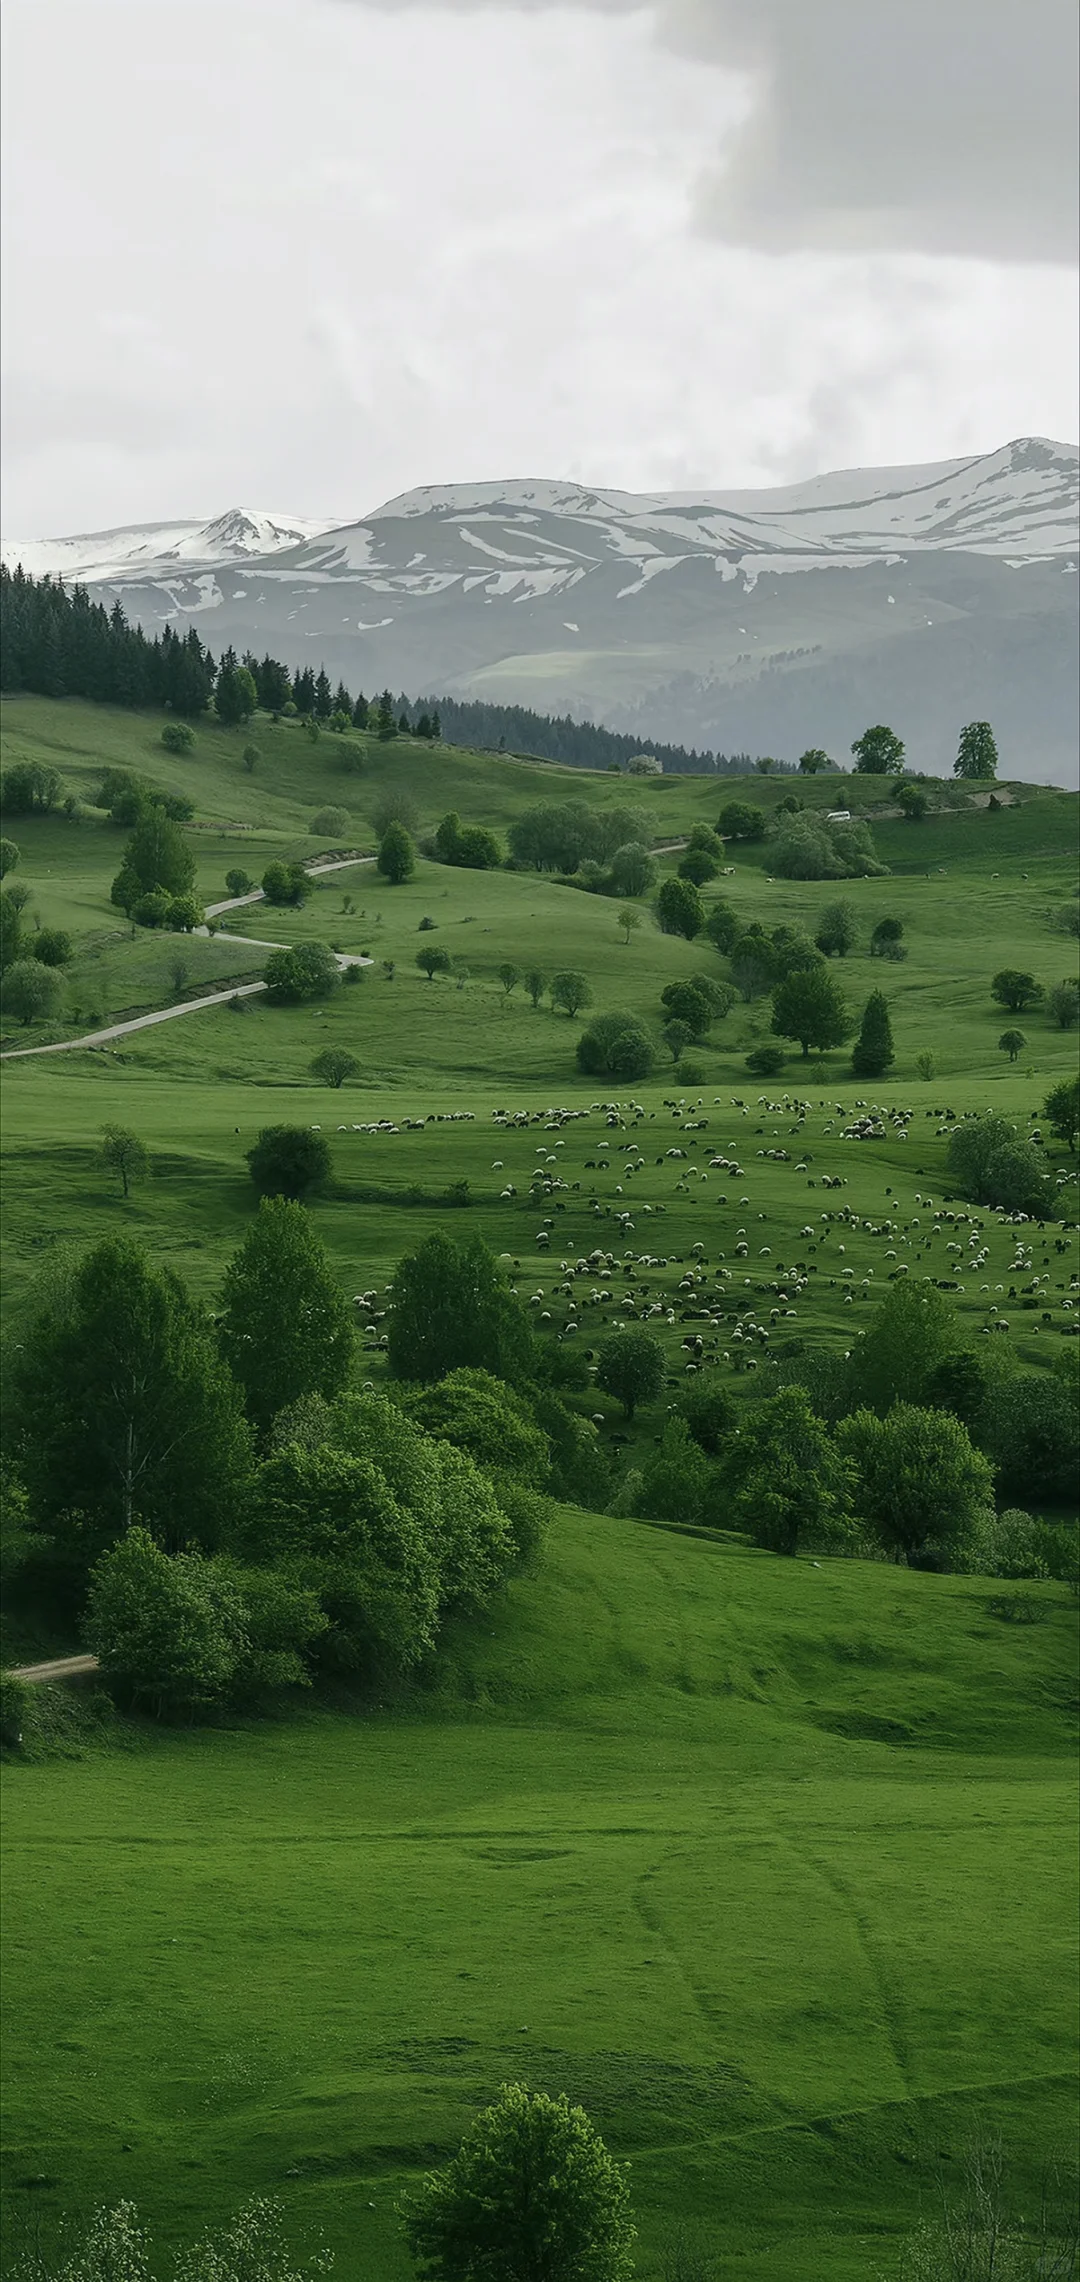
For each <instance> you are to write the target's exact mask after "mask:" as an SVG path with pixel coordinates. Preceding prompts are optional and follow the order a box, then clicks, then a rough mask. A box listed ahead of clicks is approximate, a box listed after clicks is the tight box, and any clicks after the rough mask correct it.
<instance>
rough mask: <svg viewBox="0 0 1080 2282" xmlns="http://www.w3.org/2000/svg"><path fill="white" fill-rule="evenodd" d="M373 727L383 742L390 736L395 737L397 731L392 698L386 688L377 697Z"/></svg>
mask: <svg viewBox="0 0 1080 2282" xmlns="http://www.w3.org/2000/svg"><path fill="white" fill-rule="evenodd" d="M375 729H376V734H377V735H378V736H379V737H381V739H382V741H383V743H384V744H386V743H388V742H389V740H390V739H391V737H396V736H397V733H398V731H397V722H396V721H395V719H394V700H393V698H392V697H391V695H390V692H389V690H388V689H384V691H383V693H382V696H381V697H380V699H379V711H378V714H377V716H376V721H375Z"/></svg>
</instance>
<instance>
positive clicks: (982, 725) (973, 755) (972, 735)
mask: <svg viewBox="0 0 1080 2282" xmlns="http://www.w3.org/2000/svg"><path fill="white" fill-rule="evenodd" d="M997 771H998V749H997V740H996V738H995V736H994V732H993V730H992V729H991V727H990V723H989V721H969V722H968V724H967V726H966V728H964V729H961V731H960V743H959V745H958V746H957V751H956V759H955V761H954V762H953V774H954V775H955V776H958V777H970V778H973V779H974V780H975V781H976V782H979V783H983V784H985V783H989V782H990V781H991V780H992V779H993V778H994V777H996V775H997Z"/></svg>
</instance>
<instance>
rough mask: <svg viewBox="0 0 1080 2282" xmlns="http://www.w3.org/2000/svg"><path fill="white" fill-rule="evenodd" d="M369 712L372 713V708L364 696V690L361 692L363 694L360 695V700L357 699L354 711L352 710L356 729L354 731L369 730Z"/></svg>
mask: <svg viewBox="0 0 1080 2282" xmlns="http://www.w3.org/2000/svg"><path fill="white" fill-rule="evenodd" d="M369 711H370V708H369V706H368V701H367V698H366V697H365V696H364V692H363V690H361V692H360V695H359V697H358V698H357V700H356V704H355V705H354V706H353V709H352V717H353V728H354V729H366V728H367V725H368V714H369Z"/></svg>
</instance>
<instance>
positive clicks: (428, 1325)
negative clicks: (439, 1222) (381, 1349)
mask: <svg viewBox="0 0 1080 2282" xmlns="http://www.w3.org/2000/svg"><path fill="white" fill-rule="evenodd" d="M388 1353H389V1361H390V1368H391V1370H392V1371H394V1372H395V1373H396V1375H397V1377H398V1378H399V1379H425V1380H427V1379H442V1378H445V1377H446V1374H447V1372H448V1371H455V1370H458V1369H460V1368H462V1367H465V1366H467V1367H471V1368H473V1369H477V1370H481V1371H490V1372H491V1373H492V1374H493V1376H494V1377H495V1378H499V1379H509V1380H510V1381H511V1383H513V1382H515V1381H517V1382H520V1381H521V1380H523V1379H525V1378H527V1377H528V1375H529V1364H530V1358H531V1353H532V1339H531V1335H530V1332H529V1327H528V1324H527V1322H526V1320H525V1316H524V1313H523V1310H522V1309H521V1307H520V1306H519V1304H518V1302H517V1300H516V1299H515V1298H514V1297H513V1295H512V1293H511V1292H510V1291H509V1289H508V1288H507V1285H506V1283H505V1281H504V1279H503V1276H502V1272H501V1270H500V1268H499V1265H498V1262H497V1260H496V1258H495V1255H494V1253H493V1252H491V1251H490V1250H489V1248H488V1246H487V1245H486V1244H485V1243H484V1241H483V1239H482V1238H481V1237H479V1236H474V1237H471V1238H469V1239H468V1240H467V1241H466V1242H465V1243H463V1244H458V1243H456V1242H455V1241H454V1239H453V1238H452V1237H450V1236H444V1235H443V1234H442V1233H441V1231H440V1232H438V1233H436V1234H435V1235H434V1236H429V1237H428V1238H427V1239H426V1240H425V1242H424V1243H423V1244H421V1245H419V1246H418V1248H417V1250H416V1251H415V1252H408V1253H406V1255H405V1257H404V1259H402V1260H399V1262H398V1266H397V1272H396V1274H395V1277H394V1281H393V1285H392V1287H391V1298H390V1321H389V1327H388Z"/></svg>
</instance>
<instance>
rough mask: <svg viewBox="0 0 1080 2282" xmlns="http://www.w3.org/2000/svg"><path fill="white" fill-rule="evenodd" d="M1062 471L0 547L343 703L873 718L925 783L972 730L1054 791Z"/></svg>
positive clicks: (679, 728)
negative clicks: (299, 667) (412, 700)
mask: <svg viewBox="0 0 1080 2282" xmlns="http://www.w3.org/2000/svg"><path fill="white" fill-rule="evenodd" d="M1077 476H1078V459H1077V452H1076V450H1075V448H1074V447H1072V446H1069V445H1066V444H1059V443H1053V442H1050V441H1048V440H1047V439H1045V438H1041V437H1025V438H1022V439H1020V440H1018V441H1016V442H1014V443H1011V444H1006V445H1004V446H1003V447H1002V448H1001V449H1000V450H998V451H995V452H991V453H987V454H984V455H982V456H977V457H969V458H965V459H954V460H944V461H940V462H938V463H935V464H933V465H930V466H922V467H900V468H877V469H855V470H848V471H843V472H840V473H836V474H827V475H820V476H815V477H813V478H812V479H811V480H810V481H809V482H806V483H799V484H788V485H784V486H782V487H778V488H776V489H773V490H767V491H764V490H763V491H742V492H739V491H730V492H711V491H710V492H706V491H702V492H700V493H689V492H673V493H664V494H644V495H638V494H632V493H628V492H620V491H612V490H600V489H598V490H591V489H588V488H587V487H583V486H582V485H580V484H576V483H571V482H565V483H558V482H550V481H541V480H537V481H522V480H515V481H510V482H485V483H463V484H449V485H428V486H425V487H423V488H421V489H419V490H416V491H410V492H406V493H404V494H403V495H401V496H400V497H398V498H395V499H391V500H389V501H387V503H386V504H385V505H384V506H382V507H379V508H377V509H376V510H374V511H373V512H372V513H369V514H368V515H366V516H365V517H363V518H362V519H360V520H358V521H356V522H350V523H341V524H336V525H331V526H325V525H322V526H320V525H314V526H312V525H302V524H300V523H298V522H297V521H295V520H294V521H287V520H286V519H284V518H275V517H272V516H253V515H242V514H240V513H239V511H236V512H234V513H232V514H230V515H228V516H223V517H220V518H219V519H218V521H217V522H215V523H208V524H174V525H167V526H166V525H160V526H152V527H146V528H144V529H141V530H138V531H128V532H108V533H104V534H98V535H96V536H94V537H91V538H86V539H78V540H58V541H53V542H47V543H41V544H40V545H38V546H23V547H19V546H16V545H14V544H9V545H8V546H6V547H5V549H4V554H5V559H6V560H7V561H9V562H15V561H20V560H21V561H22V563H23V564H24V566H25V568H26V569H28V570H35V571H38V572H40V571H42V570H45V569H49V570H53V571H61V572H62V573H63V575H65V576H78V577H79V578H80V579H82V580H83V581H85V582H86V583H87V584H92V585H94V586H95V587H97V588H99V589H104V590H105V593H106V594H107V596H108V598H109V599H110V600H111V599H112V596H113V595H114V594H118V595H120V597H121V598H122V600H123V603H124V606H125V608H126V609H127V610H128V611H129V612H130V613H131V615H132V616H134V617H136V618H138V619H140V620H141V621H142V623H143V624H145V625H147V626H154V625H160V624H161V623H162V622H163V621H165V620H171V621H173V622H174V623H175V622H177V621H184V620H186V619H188V618H190V617H194V619H195V622H196V623H197V624H199V626H200V629H201V630H202V632H203V633H204V636H205V639H206V640H207V641H208V642H209V643H210V645H211V647H213V648H215V649H220V648H222V647H224V646H225V644H226V643H228V642H231V643H233V644H234V645H235V646H236V647H237V648H238V649H245V648H248V647H253V648H256V649H258V650H259V651H262V650H265V649H269V650H270V651H271V652H272V653H273V654H275V655H276V656H279V657H283V658H285V659H287V660H288V661H289V662H290V663H307V662H309V661H310V662H322V663H325V665H326V667H327V670H328V671H329V672H330V673H331V674H332V676H334V677H335V678H336V676H337V675H339V674H340V675H343V676H344V678H345V680H346V681H347V682H348V683H349V685H350V686H351V687H354V688H355V687H357V686H360V687H363V688H364V689H366V690H371V689H372V688H375V687H377V686H379V687H381V686H382V685H383V684H386V683H389V684H390V686H391V687H392V688H394V689H405V690H408V691H411V692H413V693H415V694H418V695H419V694H428V693H438V692H441V691H446V692H451V691H452V692H454V693H455V694H458V695H461V696H475V697H489V698H492V699H495V700H499V701H511V702H518V703H523V704H528V705H533V706H536V707H538V708H539V709H540V710H541V711H545V712H549V711H550V712H564V711H568V712H572V713H575V714H577V715H578V716H579V717H582V716H583V717H586V718H593V719H597V720H601V721H604V722H607V723H608V724H610V725H611V726H612V727H618V728H628V729H630V730H631V731H632V732H633V733H634V734H635V735H640V736H641V737H642V739H643V740H645V739H646V738H648V737H650V736H651V737H656V738H658V739H659V738H664V739H668V740H670V741H673V742H682V743H686V744H690V743H693V744H696V745H698V746H710V747H719V748H721V749H726V750H728V751H731V750H745V749H750V750H753V751H758V752H761V751H771V752H775V753H778V754H780V755H783V756H793V755H795V754H797V753H798V752H800V751H802V750H803V748H804V747H805V746H806V745H808V744H813V745H823V746H824V747H825V748H826V750H831V751H833V752H835V753H837V754H838V755H840V754H842V753H844V752H846V750H847V747H848V746H849V745H850V743H851V740H852V738H853V737H854V736H855V735H857V734H858V732H859V731H860V730H861V729H862V728H863V727H864V726H865V724H866V722H867V720H879V719H885V720H891V721H894V722H895V725H896V726H897V727H898V729H899V730H900V733H901V734H902V735H903V736H904V737H905V741H906V743H907V746H908V752H909V755H910V757H911V760H912V762H913V763H914V764H915V765H922V766H924V767H930V768H933V767H937V768H945V767H948V766H949V764H950V762H951V757H952V753H953V752H954V751H955V743H956V734H957V731H958V729H959V727H960V725H961V724H962V723H963V722H964V721H967V720H971V719H979V718H986V719H991V720H993V722H994V725H995V729H996V730H997V733H998V742H999V745H1000V746H1001V749H1002V753H1003V758H1004V760H1005V762H1006V765H1007V766H1008V768H1009V769H1010V770H1011V771H1012V772H1013V773H1015V774H1017V775H1027V776H1033V777H1036V778H1038V777H1056V778H1058V779H1062V778H1063V777H1064V778H1065V779H1066V780H1068V781H1071V780H1072V779H1073V778H1074V777H1075V770H1076V737H1075V708H1076V697H1075V684H1076V641H1075V617H1076V596H1077V578H1076V570H1077V564H1078V561H1080V534H1078V530H1077V496H1078V482H1077ZM66 550H70V551H66Z"/></svg>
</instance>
